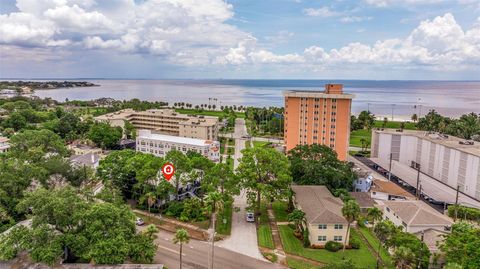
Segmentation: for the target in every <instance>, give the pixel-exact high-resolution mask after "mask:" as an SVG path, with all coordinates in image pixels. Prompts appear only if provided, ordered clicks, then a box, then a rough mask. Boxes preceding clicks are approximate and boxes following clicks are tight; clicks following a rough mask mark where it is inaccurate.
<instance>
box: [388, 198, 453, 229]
mask: <svg viewBox="0 0 480 269" xmlns="http://www.w3.org/2000/svg"><path fill="white" fill-rule="evenodd" d="M379 203H380V208H382V210H383V218H384V219H387V220H390V221H392V222H393V223H394V224H395V225H397V226H402V227H403V230H404V231H406V232H409V233H418V232H420V231H425V230H428V229H436V230H439V231H447V230H449V229H450V226H451V225H452V224H453V221H452V220H451V219H450V218H449V217H447V216H445V215H443V214H441V213H439V212H438V211H436V210H435V209H433V208H432V207H430V206H429V205H427V204H426V203H424V202H423V201H420V200H409V201H380V202H379Z"/></svg>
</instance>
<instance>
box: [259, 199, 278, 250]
mask: <svg viewBox="0 0 480 269" xmlns="http://www.w3.org/2000/svg"><path fill="white" fill-rule="evenodd" d="M260 213H261V214H260V217H259V225H258V229H257V237H258V245H259V246H261V247H265V248H270V249H273V248H274V245H273V237H272V230H271V229H270V224H269V221H268V213H267V206H266V204H265V203H262V204H261V206H260Z"/></svg>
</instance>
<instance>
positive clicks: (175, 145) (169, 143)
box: [136, 130, 220, 162]
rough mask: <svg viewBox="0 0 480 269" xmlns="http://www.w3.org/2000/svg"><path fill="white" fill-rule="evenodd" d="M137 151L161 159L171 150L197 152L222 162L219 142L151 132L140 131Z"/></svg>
mask: <svg viewBox="0 0 480 269" xmlns="http://www.w3.org/2000/svg"><path fill="white" fill-rule="evenodd" d="M136 150H137V151H139V152H144V153H151V154H153V155H155V156H159V157H164V156H165V155H166V154H167V153H168V152H169V151H170V150H178V151H180V152H182V153H187V152H188V151H195V152H198V153H200V154H202V155H203V156H205V157H207V158H208V159H210V160H211V161H214V162H218V161H220V143H219V142H218V141H212V140H203V139H195V138H187V137H178V136H171V135H163V134H155V133H152V131H151V130H139V131H138V136H137V145H136Z"/></svg>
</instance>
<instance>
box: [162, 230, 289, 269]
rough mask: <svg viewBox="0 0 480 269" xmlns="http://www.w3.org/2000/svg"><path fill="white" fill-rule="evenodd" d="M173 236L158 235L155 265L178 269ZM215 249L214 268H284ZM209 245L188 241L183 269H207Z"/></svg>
mask: <svg viewBox="0 0 480 269" xmlns="http://www.w3.org/2000/svg"><path fill="white" fill-rule="evenodd" d="M172 238H173V235H172V234H170V233H167V232H164V231H160V232H159V233H158V238H157V239H156V243H157V244H158V251H157V255H156V256H155V262H156V263H162V264H165V266H167V267H168V268H169V269H175V268H179V267H180V266H179V256H180V252H179V251H180V246H179V245H175V244H173V242H172ZM216 245H217V246H216V247H215V258H214V261H215V262H214V268H218V269H240V268H241V269H249V268H252V269H254V268H259V269H279V268H285V267H283V266H281V265H279V264H272V263H270V262H266V261H261V260H258V259H255V258H252V257H249V256H246V255H242V254H239V253H236V252H233V251H231V250H228V249H225V248H222V247H219V246H218V245H219V244H218V243H217V244H216ZM209 251H210V243H208V242H204V241H197V240H190V243H189V244H187V245H184V247H183V256H182V259H183V261H184V262H183V268H185V269H207V268H208V259H209V258H208V257H209Z"/></svg>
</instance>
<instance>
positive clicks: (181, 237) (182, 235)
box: [173, 229, 190, 269]
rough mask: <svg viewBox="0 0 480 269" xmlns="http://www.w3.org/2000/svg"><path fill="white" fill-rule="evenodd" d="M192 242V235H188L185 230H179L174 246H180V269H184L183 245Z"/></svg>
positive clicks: (174, 239)
mask: <svg viewBox="0 0 480 269" xmlns="http://www.w3.org/2000/svg"><path fill="white" fill-rule="evenodd" d="M189 241H190V235H189V234H188V232H187V230H185V229H178V230H177V232H176V233H175V237H174V238H173V243H174V244H180V269H182V251H183V244H188V242H189Z"/></svg>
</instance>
